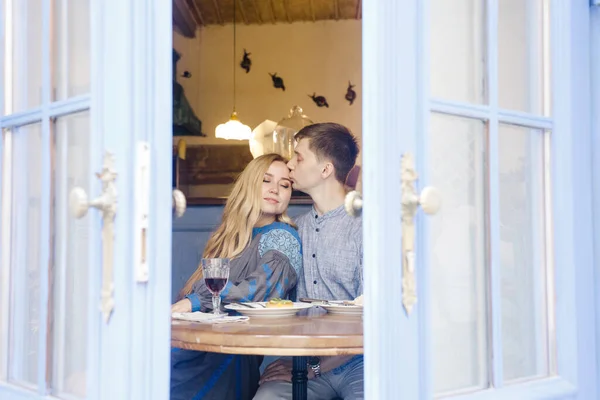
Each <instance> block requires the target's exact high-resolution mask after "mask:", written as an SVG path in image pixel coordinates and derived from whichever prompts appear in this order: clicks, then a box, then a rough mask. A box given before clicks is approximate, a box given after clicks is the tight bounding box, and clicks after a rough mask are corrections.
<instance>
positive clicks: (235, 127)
mask: <svg viewBox="0 0 600 400" xmlns="http://www.w3.org/2000/svg"><path fill="white" fill-rule="evenodd" d="M235 3H236V1H234V2H233V112H232V113H231V117H230V118H229V121H227V122H225V123H224V124H220V125H218V126H217V128H216V129H215V137H216V138H219V139H227V140H250V137H251V136H252V129H250V127H249V126H248V125H244V124H242V123H241V122H240V120H239V119H238V117H237V113H236V112H235V69H236V68H235V67H236V65H235V56H236V41H235V36H236V35H235Z"/></svg>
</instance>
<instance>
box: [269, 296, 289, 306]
mask: <svg viewBox="0 0 600 400" xmlns="http://www.w3.org/2000/svg"><path fill="white" fill-rule="evenodd" d="M266 306H267V308H292V307H294V303H293V302H292V301H291V300H285V299H279V298H273V299H271V300H269V301H268V302H267V304H266Z"/></svg>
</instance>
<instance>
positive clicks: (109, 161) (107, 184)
mask: <svg viewBox="0 0 600 400" xmlns="http://www.w3.org/2000/svg"><path fill="white" fill-rule="evenodd" d="M96 176H97V177H98V179H100V181H101V182H102V193H101V194H100V196H98V197H97V198H95V199H94V200H92V201H88V195H87V193H86V191H85V190H84V189H82V188H80V187H75V188H73V189H72V190H71V193H70V195H69V207H70V209H71V213H72V214H73V216H74V217H75V218H83V217H84V216H85V215H86V214H87V212H88V210H89V209H90V208H96V209H98V210H100V211H101V212H102V222H103V223H102V293H101V300H100V310H101V311H102V314H103V315H104V320H105V322H106V323H108V321H109V319H110V316H111V314H112V311H113V309H114V305H115V301H114V293H113V292H114V281H113V253H114V240H115V233H114V223H115V216H116V214H117V186H116V185H115V180H116V179H117V173H116V171H115V170H114V157H113V156H112V154H110V153H108V152H107V153H106V154H105V155H104V165H103V167H102V171H101V172H100V173H97V174H96Z"/></svg>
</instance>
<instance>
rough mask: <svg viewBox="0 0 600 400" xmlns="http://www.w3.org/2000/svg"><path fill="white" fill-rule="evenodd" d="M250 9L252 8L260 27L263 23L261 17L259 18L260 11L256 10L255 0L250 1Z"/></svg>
mask: <svg viewBox="0 0 600 400" xmlns="http://www.w3.org/2000/svg"><path fill="white" fill-rule="evenodd" d="M252 7H253V8H254V13H255V14H256V19H257V20H258V23H259V24H260V25H262V23H263V21H262V17H261V16H260V10H259V9H258V6H257V5H256V0H252Z"/></svg>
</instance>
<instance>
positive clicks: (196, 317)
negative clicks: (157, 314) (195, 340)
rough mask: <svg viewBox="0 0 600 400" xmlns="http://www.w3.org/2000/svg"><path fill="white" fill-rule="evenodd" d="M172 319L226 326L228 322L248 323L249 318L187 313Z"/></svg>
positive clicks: (174, 316)
mask: <svg viewBox="0 0 600 400" xmlns="http://www.w3.org/2000/svg"><path fill="white" fill-rule="evenodd" d="M171 317H172V318H173V319H180V320H183V321H192V322H202V323H206V324H224V323H228V322H243V321H248V319H249V318H248V317H246V316H228V315H227V314H223V315H214V314H212V313H203V312H200V311H196V312H187V313H172V314H171Z"/></svg>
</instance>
